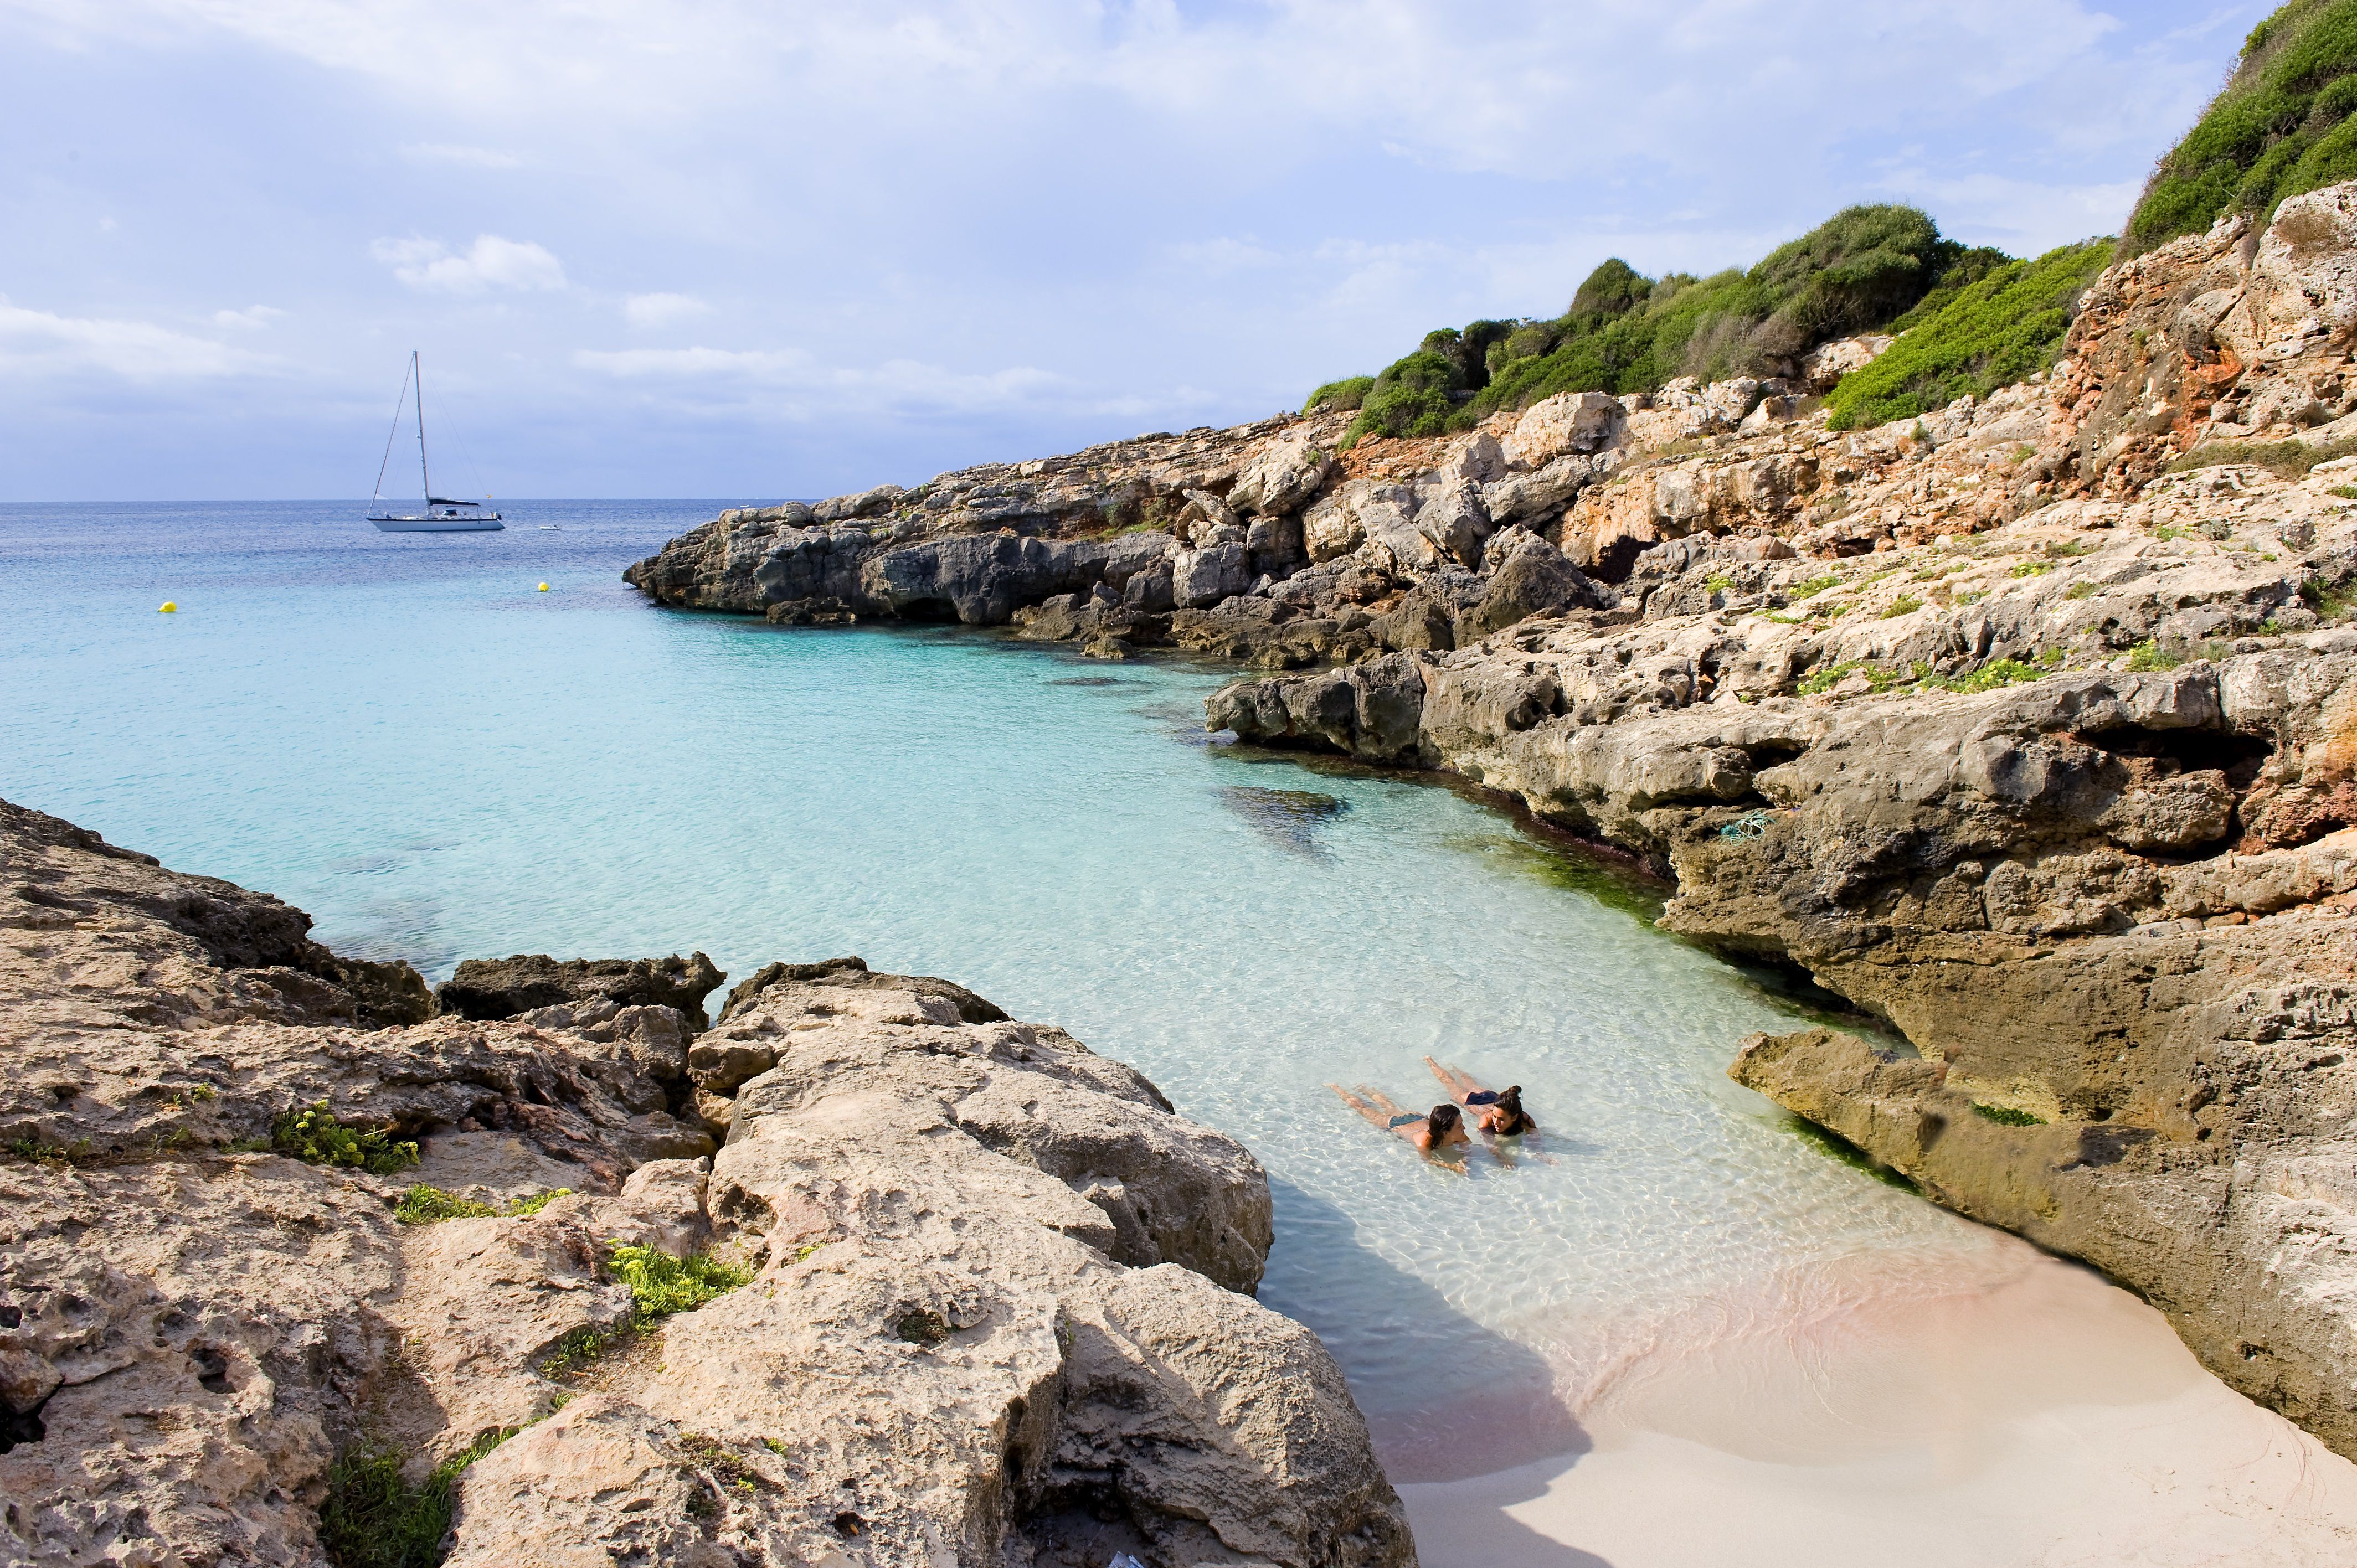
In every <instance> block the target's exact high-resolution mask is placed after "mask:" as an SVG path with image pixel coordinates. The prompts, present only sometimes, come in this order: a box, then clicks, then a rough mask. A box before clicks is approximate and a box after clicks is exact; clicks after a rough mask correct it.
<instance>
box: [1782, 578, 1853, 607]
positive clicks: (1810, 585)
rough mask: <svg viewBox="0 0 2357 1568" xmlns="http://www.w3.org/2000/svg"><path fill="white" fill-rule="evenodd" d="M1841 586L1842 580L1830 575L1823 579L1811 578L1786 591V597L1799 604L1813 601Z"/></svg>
mask: <svg viewBox="0 0 2357 1568" xmlns="http://www.w3.org/2000/svg"><path fill="white" fill-rule="evenodd" d="M1840 585H1841V579H1840V578H1839V577H1837V576H1835V575H1832V574H1830V573H1828V574H1827V575H1824V576H1822V577H1810V578H1807V579H1806V580H1804V581H1802V582H1798V583H1795V584H1793V585H1792V586H1791V587H1789V588H1787V589H1785V590H1784V596H1785V597H1786V598H1788V599H1791V600H1792V602H1793V603H1794V604H1799V603H1800V602H1801V601H1802V600H1803V599H1813V598H1815V597H1816V596H1818V595H1819V594H1822V593H1824V591H1825V590H1826V589H1827V588H1833V587H1838V586H1840Z"/></svg>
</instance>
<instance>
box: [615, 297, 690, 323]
mask: <svg viewBox="0 0 2357 1568" xmlns="http://www.w3.org/2000/svg"><path fill="white" fill-rule="evenodd" d="M711 308H712V307H711V306H708V305H706V304H705V303H704V301H702V300H700V299H698V298H696V297H695V296H694V295H692V294H634V295H630V297H629V298H627V299H625V300H623V301H622V315H623V317H624V318H625V319H627V320H628V321H629V322H630V325H631V326H633V327H668V326H670V325H671V324H672V323H673V322H675V321H685V320H686V319H688V318H689V317H694V316H702V315H704V314H705V312H707V311H709V310H710V309H711Z"/></svg>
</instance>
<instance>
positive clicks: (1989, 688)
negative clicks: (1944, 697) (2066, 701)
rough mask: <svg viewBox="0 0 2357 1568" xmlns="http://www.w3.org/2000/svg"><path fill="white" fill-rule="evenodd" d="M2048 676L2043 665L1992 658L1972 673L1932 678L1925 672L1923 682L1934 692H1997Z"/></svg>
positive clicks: (1922, 675)
mask: <svg viewBox="0 0 2357 1568" xmlns="http://www.w3.org/2000/svg"><path fill="white" fill-rule="evenodd" d="M2047 673H2049V671H2047V670H2046V669H2044V668H2043V667H2042V666H2040V665H2036V664H2026V663H2024V662H2022V661H2021V660H2018V659H1993V660H1990V661H1989V662H1987V663H1986V664H1984V665H1982V666H1981V667H1980V668H1979V669H1977V670H1975V671H1972V672H1970V673H1969V674H1964V675H1933V674H1932V673H1930V672H1929V671H1922V672H1921V680H1922V682H1923V685H1924V687H1925V688H1926V689H1927V690H1930V691H1934V692H1964V693H1971V692H1994V691H1996V689H1997V688H1998V687H2000V686H2011V685H2016V684H2018V683H2019V682H2023V681H2035V680H2037V679H2038V678H2039V677H2040V676H2041V675H2044V674H2047Z"/></svg>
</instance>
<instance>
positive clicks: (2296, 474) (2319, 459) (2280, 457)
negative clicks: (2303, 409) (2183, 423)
mask: <svg viewBox="0 0 2357 1568" xmlns="http://www.w3.org/2000/svg"><path fill="white" fill-rule="evenodd" d="M2352 452H2357V442H2350V441H2328V442H2326V443H2325V444H2324V445H2323V446H2309V444H2308V443H2307V442H2305V441H2213V442H2211V443H2210V444H2209V445H2208V446H2196V447H2195V448H2194V449H2193V450H2192V451H2190V452H2188V453H2186V454H2185V455H2184V456H2181V457H2179V458H2177V459H2176V460H2174V461H2173V462H2171V463H2170V464H2169V472H2170V473H2172V474H2184V473H2190V472H2191V471H2192V470H2194V469H2196V468H2222V467H2228V466H2229V465H2233V466H2240V467H2254V468H2265V469H2266V470H2267V471H2268V472H2269V473H2271V474H2276V475H2279V476H2281V477H2282V478H2287V479H2297V478H2302V477H2303V476H2305V475H2306V474H2307V473H2308V471H2309V469H2310V468H2313V467H2316V466H2317V465H2318V464H2319V463H2329V462H2330V461H2332V459H2334V458H2335V457H2346V456H2349V455H2350V454H2351V453H2352Z"/></svg>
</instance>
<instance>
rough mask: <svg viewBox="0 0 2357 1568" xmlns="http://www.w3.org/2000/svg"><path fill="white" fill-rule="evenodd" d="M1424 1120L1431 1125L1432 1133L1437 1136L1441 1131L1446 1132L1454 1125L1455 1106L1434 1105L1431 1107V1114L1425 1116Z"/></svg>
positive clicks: (1455, 1119)
mask: <svg viewBox="0 0 2357 1568" xmlns="http://www.w3.org/2000/svg"><path fill="white" fill-rule="evenodd" d="M1426 1120H1427V1121H1428V1122H1430V1123H1431V1125H1432V1135H1433V1136H1434V1137H1436V1138H1437V1137H1438V1136H1440V1135H1441V1134H1442V1133H1447V1132H1448V1131H1450V1130H1452V1129H1453V1128H1455V1127H1456V1125H1457V1120H1458V1118H1457V1107H1455V1106H1454V1105H1436V1106H1434V1107H1433V1108H1432V1114H1431V1115H1430V1116H1429V1117H1427V1118H1426Z"/></svg>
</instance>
